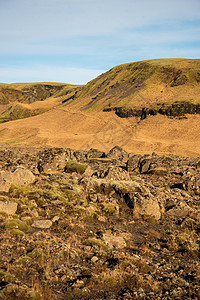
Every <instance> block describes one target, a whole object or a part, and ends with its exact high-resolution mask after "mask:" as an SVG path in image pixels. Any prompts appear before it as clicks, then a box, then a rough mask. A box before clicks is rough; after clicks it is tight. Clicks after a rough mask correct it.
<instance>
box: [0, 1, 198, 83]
mask: <svg viewBox="0 0 200 300" xmlns="http://www.w3.org/2000/svg"><path fill="white" fill-rule="evenodd" d="M174 57H184V58H200V0H165V1H163V0H101V1H100V0H98V1H97V0H6V1H5V0H0V82H7V83H11V82H33V81H34V82H35V81H57V82H67V83H74V84H84V83H86V82H88V81H89V80H91V79H93V78H94V77H96V76H97V75H99V74H101V73H103V72H105V71H107V70H109V69H110V68H112V67H114V66H116V65H118V64H122V63H126V62H133V61H138V60H144V59H152V58H174Z"/></svg>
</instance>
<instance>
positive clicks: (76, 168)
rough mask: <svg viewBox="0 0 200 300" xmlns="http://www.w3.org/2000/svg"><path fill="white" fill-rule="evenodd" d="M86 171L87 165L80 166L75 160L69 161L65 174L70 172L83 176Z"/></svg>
mask: <svg viewBox="0 0 200 300" xmlns="http://www.w3.org/2000/svg"><path fill="white" fill-rule="evenodd" d="M86 169H87V165H86V164H80V163H77V162H76V161H74V160H69V161H68V162H67V164H66V167H65V172H69V173H72V172H76V173H79V174H83V173H84V172H85V170H86Z"/></svg>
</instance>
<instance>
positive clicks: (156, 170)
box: [149, 167, 167, 176]
mask: <svg viewBox="0 0 200 300" xmlns="http://www.w3.org/2000/svg"><path fill="white" fill-rule="evenodd" d="M149 173H150V174H155V175H159V176H163V175H165V174H167V169H166V168H165V167H156V168H153V169H150V170H149Z"/></svg>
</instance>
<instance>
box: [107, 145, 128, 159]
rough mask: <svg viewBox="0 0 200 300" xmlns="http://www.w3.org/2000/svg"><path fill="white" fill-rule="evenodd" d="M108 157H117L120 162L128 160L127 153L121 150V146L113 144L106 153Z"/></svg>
mask: <svg viewBox="0 0 200 300" xmlns="http://www.w3.org/2000/svg"><path fill="white" fill-rule="evenodd" d="M107 157H108V158H115V159H118V160H120V161H122V162H126V161H127V160H128V157H129V155H128V153H127V152H126V151H125V150H123V149H122V148H121V147H119V146H115V147H113V148H112V149H111V150H110V151H109V152H108V154H107Z"/></svg>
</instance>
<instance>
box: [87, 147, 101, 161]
mask: <svg viewBox="0 0 200 300" xmlns="http://www.w3.org/2000/svg"><path fill="white" fill-rule="evenodd" d="M86 157H87V159H90V158H102V157H105V152H103V151H99V150H98V149H93V148H91V149H90V150H89V151H88V152H87V154H86Z"/></svg>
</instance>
